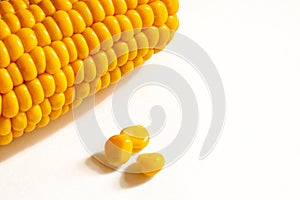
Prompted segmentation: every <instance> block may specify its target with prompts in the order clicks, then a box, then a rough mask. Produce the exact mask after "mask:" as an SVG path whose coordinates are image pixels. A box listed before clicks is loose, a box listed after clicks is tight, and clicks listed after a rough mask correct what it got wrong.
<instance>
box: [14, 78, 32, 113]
mask: <svg viewBox="0 0 300 200" xmlns="http://www.w3.org/2000/svg"><path fill="white" fill-rule="evenodd" d="M14 91H15V94H16V96H17V98H18V101H19V106H20V111H21V112H26V111H28V110H29V109H30V108H31V107H32V99H31V95H30V93H29V90H28V88H27V86H26V85H25V84H22V85H19V86H17V87H15V88H14Z"/></svg>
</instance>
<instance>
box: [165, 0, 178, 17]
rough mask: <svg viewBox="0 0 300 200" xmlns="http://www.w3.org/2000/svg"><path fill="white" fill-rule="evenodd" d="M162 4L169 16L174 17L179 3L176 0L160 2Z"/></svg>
mask: <svg viewBox="0 0 300 200" xmlns="http://www.w3.org/2000/svg"><path fill="white" fill-rule="evenodd" d="M161 1H162V2H164V4H165V5H166V7H167V9H168V13H169V15H175V14H176V13H177V12H178V9H179V1H178V0H161Z"/></svg>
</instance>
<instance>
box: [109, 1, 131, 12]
mask: <svg viewBox="0 0 300 200" xmlns="http://www.w3.org/2000/svg"><path fill="white" fill-rule="evenodd" d="M112 2H113V4H114V8H115V15H123V14H125V13H126V11H127V10H128V9H127V4H126V1H125V0H112Z"/></svg>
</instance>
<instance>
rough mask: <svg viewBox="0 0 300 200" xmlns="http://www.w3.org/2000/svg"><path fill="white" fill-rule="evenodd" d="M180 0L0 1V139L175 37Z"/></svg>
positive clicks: (50, 114)
mask: <svg viewBox="0 0 300 200" xmlns="http://www.w3.org/2000/svg"><path fill="white" fill-rule="evenodd" d="M178 7H179V6H178V0H3V1H0V27H1V29H0V145H6V144H9V143H10V142H11V141H12V140H13V138H18V137H20V136H22V135H23V134H24V133H26V132H31V131H33V130H35V129H36V128H38V127H44V126H46V125H47V124H48V123H49V122H50V121H51V120H55V119H57V118H58V117H59V116H60V115H63V114H65V113H66V112H68V111H69V109H71V108H74V107H76V106H78V105H79V104H80V103H81V102H82V100H83V99H84V98H86V97H87V96H90V95H93V94H95V93H96V92H98V91H99V90H101V89H104V88H106V87H107V86H109V85H110V84H113V83H116V82H118V81H119V80H120V78H121V77H122V76H124V75H125V74H127V73H128V72H130V71H131V70H133V69H134V68H135V67H138V66H140V65H141V64H143V63H144V61H145V60H147V59H149V58H150V57H151V56H152V55H153V53H156V52H158V51H160V50H161V49H162V48H164V46H165V45H166V44H167V43H168V42H169V41H170V40H171V39H172V36H173V32H174V31H175V30H177V28H178V25H179V22H178V18H177V16H176V13H177V11H178Z"/></svg>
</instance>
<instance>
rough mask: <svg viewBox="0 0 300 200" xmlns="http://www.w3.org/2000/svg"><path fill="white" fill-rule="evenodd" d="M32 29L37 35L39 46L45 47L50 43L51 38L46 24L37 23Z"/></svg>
mask: <svg viewBox="0 0 300 200" xmlns="http://www.w3.org/2000/svg"><path fill="white" fill-rule="evenodd" d="M32 30H33V31H34V33H35V35H36V38H37V40H38V45H39V46H41V47H44V46H47V45H50V43H51V38H50V35H49V33H48V31H47V29H46V27H45V26H44V24H42V23H37V24H35V25H34V26H33V28H32Z"/></svg>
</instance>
